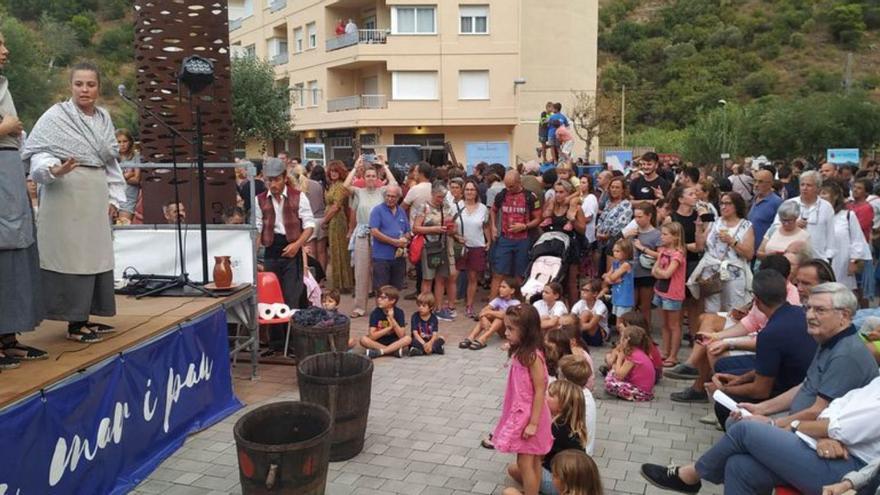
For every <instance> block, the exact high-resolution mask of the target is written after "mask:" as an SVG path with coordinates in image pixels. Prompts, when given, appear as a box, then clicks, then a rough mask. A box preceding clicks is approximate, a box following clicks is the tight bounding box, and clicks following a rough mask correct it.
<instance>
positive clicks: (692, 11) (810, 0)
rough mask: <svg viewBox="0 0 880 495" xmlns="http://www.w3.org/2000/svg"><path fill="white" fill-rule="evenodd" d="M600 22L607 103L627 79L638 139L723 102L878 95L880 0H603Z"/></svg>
mask: <svg viewBox="0 0 880 495" xmlns="http://www.w3.org/2000/svg"><path fill="white" fill-rule="evenodd" d="M599 22H600V33H599V50H600V61H599V65H600V80H599V88H600V100H601V101H602V106H601V107H600V108H605V109H608V108H619V99H620V95H621V92H622V88H623V87H624V86H625V87H626V107H627V115H626V124H627V129H628V131H632V132H635V133H636V136H635V140H636V141H639V134H640V133H645V132H647V133H648V134H652V135H654V136H660V138H661V140H662V139H663V138H669V137H670V136H668V135H667V136H663V133H664V132H663V131H664V130H678V129H683V128H685V127H688V126H693V125H694V124H695V123H697V121H698V117H699V116H700V115H701V114H704V113H706V112H709V111H713V110H715V109H717V108H718V107H719V106H721V105H722V104H720V103H719V100H724V101H726V102H729V103H731V104H734V105H743V106H750V105H751V106H755V105H757V104H760V103H762V102H772V101H774V100H780V99H781V100H785V101H798V100H801V99H804V98H807V97H811V98H819V97H821V96H822V95H828V96H832V95H834V94H838V93H844V92H848V94H850V95H858V96H854V97H859V98H866V99H870V100H877V99H878V95H880V93H878V88H880V53H878V46H880V45H878V42H880V0H601V2H600V21H599ZM849 53H851V54H852V56H851V59H850V60H851V62H850V63H849V70H847V66H848V62H847V60H848V54H849ZM845 80H848V81H849V86H848V90H847V88H844V81H845ZM618 126H619V121H618V122H617V125H612V126H609V127H608V128H607V131H608V132H606V133H605V135H604V136H603V140H602V141H603V144H611V145H613V144H615V143H617V142H618V141H619V139H620V138H619V132H618V131H617V127H618ZM678 137H681V138H684V136H681V135H679V136H678ZM675 138H676V135H675V133H672V140H673V141H675ZM627 144H634V143H629V142H628V143H627ZM859 144H862V143H859Z"/></svg>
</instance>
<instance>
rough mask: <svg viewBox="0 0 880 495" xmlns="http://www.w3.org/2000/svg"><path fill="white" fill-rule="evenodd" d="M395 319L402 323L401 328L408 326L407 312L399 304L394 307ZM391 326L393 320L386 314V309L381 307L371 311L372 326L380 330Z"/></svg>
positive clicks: (399, 323)
mask: <svg viewBox="0 0 880 495" xmlns="http://www.w3.org/2000/svg"><path fill="white" fill-rule="evenodd" d="M394 319H395V320H397V324H398V325H400V328H406V313H404V312H403V310H402V309H400V308H398V307H397V306H395V307H394ZM390 326H391V322H390V321H388V316H387V315H386V314H385V311H384V310H383V309H382V308H379V307H377V308H375V309H373V311H372V312H371V313H370V328H374V327H375V328H378V329H379V330H384V329H386V328H388V327H390Z"/></svg>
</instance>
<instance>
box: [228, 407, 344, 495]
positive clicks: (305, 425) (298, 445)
mask: <svg viewBox="0 0 880 495" xmlns="http://www.w3.org/2000/svg"><path fill="white" fill-rule="evenodd" d="M332 430H333V421H332V419H331V416H330V413H329V412H328V411H327V409H326V408H324V407H321V406H319V405H317V404H312V403H307V402H294V401H287V402H276V403H274V404H268V405H265V406H261V407H258V408H256V409H254V410H253V411H251V412H249V413H247V414H245V415H244V416H242V417H241V419H239V420H238V421H237V422H236V423H235V428H234V429H233V435H234V436H235V445H236V447H237V450H238V473H239V477H240V478H241V492H242V493H243V494H244V495H262V494H280V493H283V494H291V495H294V494H295V495H323V494H324V489H325V487H326V485H327V468H328V464H329V456H330V434H331V431H332Z"/></svg>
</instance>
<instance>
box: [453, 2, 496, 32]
mask: <svg viewBox="0 0 880 495" xmlns="http://www.w3.org/2000/svg"><path fill="white" fill-rule="evenodd" d="M459 17H460V18H461V25H460V26H459V33H461V34H488V33H489V6H488V5H461V6H459Z"/></svg>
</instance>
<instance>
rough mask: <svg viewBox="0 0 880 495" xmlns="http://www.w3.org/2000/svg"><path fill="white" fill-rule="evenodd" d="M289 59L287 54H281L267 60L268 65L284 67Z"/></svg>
mask: <svg viewBox="0 0 880 495" xmlns="http://www.w3.org/2000/svg"><path fill="white" fill-rule="evenodd" d="M289 59H290V54H288V53H287V52H282V53H279V54H277V55H273V56H272V58H271V59H270V60H269V63H270V64H272V65H284V64H286V63H287V61H288V60H289Z"/></svg>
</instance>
